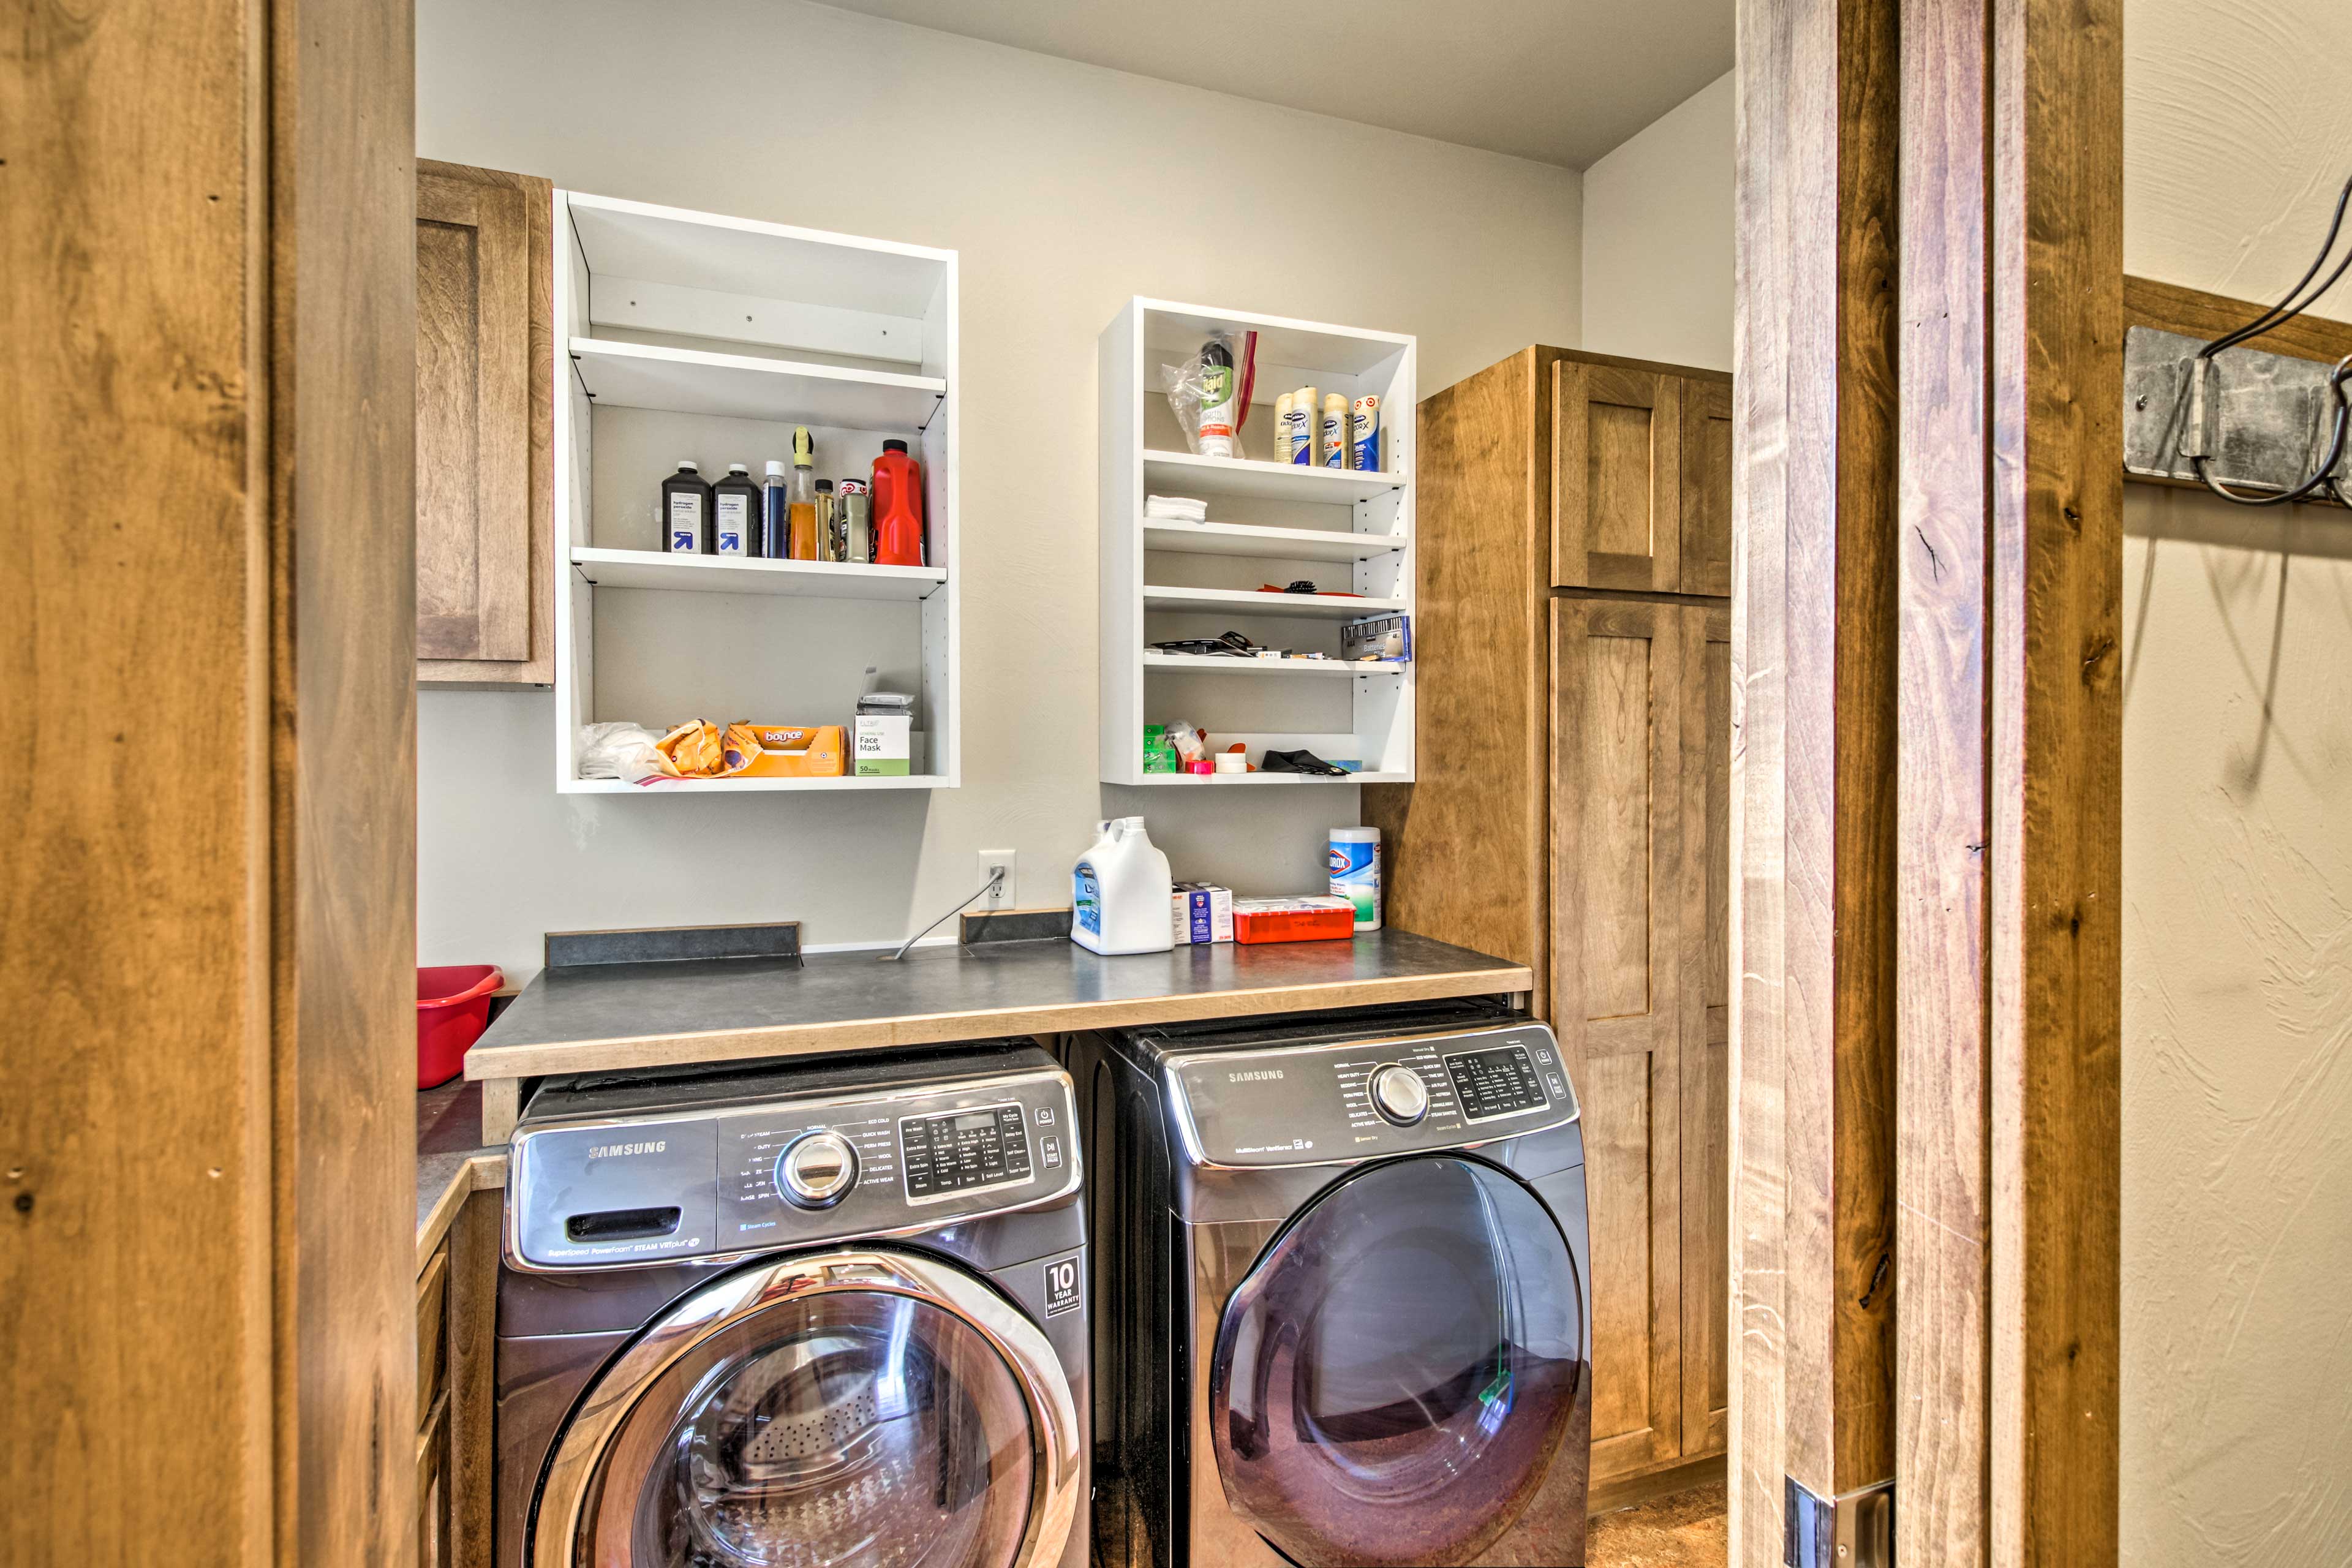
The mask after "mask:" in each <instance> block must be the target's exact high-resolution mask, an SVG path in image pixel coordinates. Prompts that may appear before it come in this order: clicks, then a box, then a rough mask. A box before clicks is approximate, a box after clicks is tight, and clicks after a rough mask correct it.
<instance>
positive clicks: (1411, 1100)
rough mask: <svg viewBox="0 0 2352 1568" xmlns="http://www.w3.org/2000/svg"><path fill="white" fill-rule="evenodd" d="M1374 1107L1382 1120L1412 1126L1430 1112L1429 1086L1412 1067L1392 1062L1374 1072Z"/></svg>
mask: <svg viewBox="0 0 2352 1568" xmlns="http://www.w3.org/2000/svg"><path fill="white" fill-rule="evenodd" d="M1372 1109H1373V1110H1377V1111H1379V1112H1380V1113H1381V1120H1382V1121H1391V1122H1394V1123H1395V1124H1396V1125H1397V1126H1399V1127H1410V1126H1412V1124H1413V1123H1414V1122H1416V1121H1420V1120H1421V1119H1422V1118H1423V1117H1424V1116H1426V1115H1428V1114H1429V1086H1428V1085H1427V1084H1425V1083H1423V1082H1422V1081H1421V1075H1420V1074H1419V1073H1417V1072H1415V1071H1413V1070H1412V1068H1408V1067H1398V1066H1397V1065H1395V1064H1394V1063H1391V1064H1390V1065H1389V1066H1387V1067H1384V1068H1379V1069H1377V1070H1376V1071H1375V1072H1373V1074H1372Z"/></svg>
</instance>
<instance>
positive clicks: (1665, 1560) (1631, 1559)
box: [1584, 1481, 1727, 1568]
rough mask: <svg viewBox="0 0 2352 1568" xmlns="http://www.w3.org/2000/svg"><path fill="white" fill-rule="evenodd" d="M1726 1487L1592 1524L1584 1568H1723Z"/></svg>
mask: <svg viewBox="0 0 2352 1568" xmlns="http://www.w3.org/2000/svg"><path fill="white" fill-rule="evenodd" d="M1724 1507H1725V1504H1724V1492H1723V1483H1722V1482H1721V1481H1717V1482H1715V1483H1714V1484H1712V1485H1710V1486H1704V1487H1693V1488H1691V1489H1690V1490H1688V1491H1681V1492H1669V1493H1668V1494H1667V1495H1665V1496H1664V1497H1661V1498H1652V1499H1651V1500H1649V1501H1648V1502H1645V1503H1642V1504H1640V1505H1639V1506H1637V1507H1634V1508H1628V1509H1620V1510H1618V1511H1616V1512H1615V1513H1604V1514H1601V1515H1600V1516H1599V1517H1598V1518H1596V1519H1594V1520H1593V1521H1592V1522H1591V1525H1590V1526H1589V1527H1588V1531H1587V1534H1586V1536H1585V1546H1584V1561H1585V1568H1724V1559H1725V1553H1726V1552H1727V1543H1726V1541H1725V1537H1724V1525H1725V1521H1724Z"/></svg>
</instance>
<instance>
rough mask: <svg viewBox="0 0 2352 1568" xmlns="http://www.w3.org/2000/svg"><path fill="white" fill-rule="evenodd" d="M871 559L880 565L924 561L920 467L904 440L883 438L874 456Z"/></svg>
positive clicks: (898, 564)
mask: <svg viewBox="0 0 2352 1568" xmlns="http://www.w3.org/2000/svg"><path fill="white" fill-rule="evenodd" d="M874 560H875V563H876V564H877V565H881V566H920V565H922V564H924V562H923V469H922V465H920V464H919V463H918V462H916V461H915V459H914V458H910V457H908V455H907V443H905V442H904V441H885V442H883V443H882V455H881V456H880V457H878V458H875V459H874Z"/></svg>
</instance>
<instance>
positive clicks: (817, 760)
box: [734, 724, 848, 779]
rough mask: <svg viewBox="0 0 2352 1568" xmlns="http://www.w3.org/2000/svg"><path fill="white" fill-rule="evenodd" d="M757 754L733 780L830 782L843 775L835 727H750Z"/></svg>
mask: <svg viewBox="0 0 2352 1568" xmlns="http://www.w3.org/2000/svg"><path fill="white" fill-rule="evenodd" d="M745 728H747V729H749V730H750V731H751V734H752V738H753V739H754V740H756V741H758V742H760V754H759V755H758V756H756V757H753V758H752V759H751V762H750V763H747V764H746V765H745V766H744V767H743V768H742V770H741V771H740V772H739V773H736V774H735V775H734V776H735V777H737V778H746V779H832V778H839V777H841V776H842V774H843V773H845V772H846V771H847V765H848V755H847V748H846V747H845V743H844V741H843V735H842V728H841V726H840V725H838V724H750V725H746V726H745Z"/></svg>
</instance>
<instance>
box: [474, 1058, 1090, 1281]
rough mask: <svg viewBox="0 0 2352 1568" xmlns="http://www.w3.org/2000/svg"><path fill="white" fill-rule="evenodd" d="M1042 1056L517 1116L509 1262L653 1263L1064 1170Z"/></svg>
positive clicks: (974, 1210)
mask: <svg viewBox="0 0 2352 1568" xmlns="http://www.w3.org/2000/svg"><path fill="white" fill-rule="evenodd" d="M1075 1115H1076V1107H1075V1104H1074V1101H1073V1098H1072V1095H1071V1090H1070V1079H1069V1076H1068V1075H1067V1074H1066V1073H1064V1072H1062V1071H1060V1070H1059V1069H1058V1068H1056V1069H1052V1070H1037V1071H1029V1072H1023V1073H1017V1074H1008V1075H1005V1076H1002V1077H996V1078H988V1079H971V1080H968V1081H965V1082H962V1083H959V1084H953V1085H947V1086H936V1087H909V1088H906V1089H890V1090H883V1091H871V1092H866V1093H863V1094H856V1095H836V1096H827V1097H812V1098H808V1099H782V1100H766V1101H761V1102H758V1103H753V1104H744V1105H730V1106H727V1107H725V1108H724V1109H718V1108H714V1109H712V1110H708V1111H705V1112H702V1113H700V1114H697V1115H692V1116H685V1117H659V1116H647V1117H629V1118H621V1119H614V1120H608V1121H574V1122H565V1121H550V1122H547V1123H545V1124H542V1125H538V1126H533V1125H531V1124H530V1123H528V1122H526V1123H525V1124H524V1126H523V1127H522V1128H521V1129H520V1131H518V1132H517V1133H516V1135H515V1139H514V1145H513V1151H512V1164H511V1167H510V1174H509V1183H508V1185H509V1203H508V1244H507V1256H508V1259H509V1262H511V1263H513V1264H514V1265H515V1266H516V1267H518V1268H541V1269H562V1268H614V1267H616V1266H624V1265H627V1264H632V1263H667V1262H672V1261H675V1260H677V1259H680V1258H699V1257H709V1256H714V1255H723V1254H727V1253H733V1252H745V1251H751V1250H754V1249H758V1250H765V1249H767V1248H771V1247H799V1246H806V1245H810V1244H814V1243H820V1242H827V1241H835V1240H841V1239H845V1238H848V1237H873V1236H887V1235H892V1234H897V1233H903V1232H907V1231H912V1230H927V1229H930V1228H932V1227H935V1226H940V1225H943V1224H950V1223H952V1222H954V1221H955V1220H958V1219H962V1218H966V1217H969V1216H971V1215H979V1214H985V1213H993V1212H996V1211H999V1210H1003V1209H1006V1208H1013V1207H1019V1206H1021V1205H1026V1204H1031V1203H1037V1202H1041V1201H1045V1200H1047V1199H1051V1198H1055V1197H1058V1196H1062V1195H1064V1194H1068V1193H1070V1192H1073V1191H1075V1190H1076V1187H1077V1184H1078V1163H1077V1145H1076V1138H1075V1136H1074V1134H1073V1133H1072V1131H1071V1123H1072V1119H1073V1118H1074V1116H1075Z"/></svg>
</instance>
